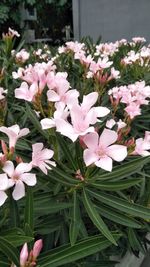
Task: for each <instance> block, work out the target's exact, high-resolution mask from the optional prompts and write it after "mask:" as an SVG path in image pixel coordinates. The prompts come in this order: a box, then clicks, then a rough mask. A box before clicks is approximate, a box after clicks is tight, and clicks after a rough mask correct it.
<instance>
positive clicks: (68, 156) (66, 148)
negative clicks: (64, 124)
mask: <svg viewBox="0 0 150 267" xmlns="http://www.w3.org/2000/svg"><path fill="white" fill-rule="evenodd" d="M56 137H57V140H58V143H59V145H60V147H61V149H62V151H63V153H64V155H65V158H66V160H67V161H68V162H69V164H70V167H71V166H72V168H73V169H74V170H75V171H76V170H77V166H76V162H75V159H74V158H73V156H72V153H71V151H70V149H69V146H68V143H67V142H66V141H65V140H64V138H63V137H62V135H60V134H58V133H56Z"/></svg>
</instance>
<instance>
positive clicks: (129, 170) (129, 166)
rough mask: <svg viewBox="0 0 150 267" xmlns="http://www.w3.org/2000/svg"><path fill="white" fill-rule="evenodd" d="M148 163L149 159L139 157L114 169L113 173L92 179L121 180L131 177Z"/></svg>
mask: <svg viewBox="0 0 150 267" xmlns="http://www.w3.org/2000/svg"><path fill="white" fill-rule="evenodd" d="M149 161H150V157H143V158H142V157H141V158H137V159H134V160H130V161H129V162H127V163H124V164H122V165H120V166H117V167H114V168H113V171H112V172H110V173H108V172H107V173H104V174H101V175H95V176H93V177H92V178H93V179H94V180H109V179H110V180H111V181H113V180H114V179H115V180H120V179H122V178H125V177H128V176H131V175H132V174H135V173H137V172H138V171H139V170H141V168H142V167H143V166H144V165H145V164H146V163H148V162H149Z"/></svg>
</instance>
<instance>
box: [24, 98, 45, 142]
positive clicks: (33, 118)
mask: <svg viewBox="0 0 150 267" xmlns="http://www.w3.org/2000/svg"><path fill="white" fill-rule="evenodd" d="M26 113H27V116H28V118H29V120H30V121H31V122H32V124H33V125H34V127H35V129H36V130H37V132H39V133H40V134H41V135H42V136H44V137H45V138H46V139H48V135H47V134H46V132H45V131H43V130H42V127H41V124H40V122H39V120H38V119H37V116H36V114H35V112H34V111H33V110H32V109H31V108H30V106H29V104H28V103H27V102H26Z"/></svg>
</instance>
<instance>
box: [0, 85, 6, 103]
mask: <svg viewBox="0 0 150 267" xmlns="http://www.w3.org/2000/svg"><path fill="white" fill-rule="evenodd" d="M6 93H7V90H4V88H3V87H0V100H2V99H4V98H5V96H4V95H3V94H6Z"/></svg>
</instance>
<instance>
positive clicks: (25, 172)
mask: <svg viewBox="0 0 150 267" xmlns="http://www.w3.org/2000/svg"><path fill="white" fill-rule="evenodd" d="M2 169H3V171H4V172H5V173H6V174H7V175H8V176H9V177H10V179H9V184H8V187H12V186H15V187H14V190H13V193H12V196H13V198H14V199H15V200H19V199H21V198H22V197H24V196H25V185H24V183H25V184H27V185H28V186H34V185H35V184H36V175H35V174H33V173H30V172H29V171H31V169H32V164H30V163H20V164H18V165H17V167H16V168H15V167H14V164H13V162H12V161H9V160H8V161H6V162H5V165H4V167H3V168H2Z"/></svg>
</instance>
